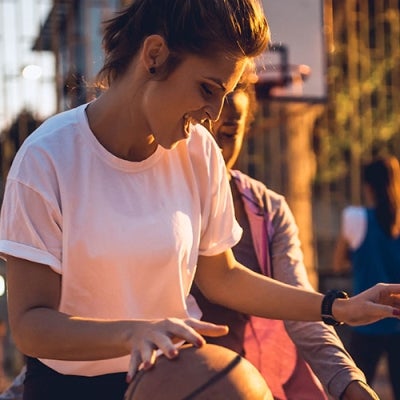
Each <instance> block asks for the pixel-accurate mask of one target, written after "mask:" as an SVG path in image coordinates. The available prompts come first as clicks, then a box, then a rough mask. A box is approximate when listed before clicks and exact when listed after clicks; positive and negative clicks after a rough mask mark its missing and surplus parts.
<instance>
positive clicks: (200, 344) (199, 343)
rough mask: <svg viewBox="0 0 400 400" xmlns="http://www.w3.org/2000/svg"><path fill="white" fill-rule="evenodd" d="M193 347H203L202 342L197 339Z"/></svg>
mask: <svg viewBox="0 0 400 400" xmlns="http://www.w3.org/2000/svg"><path fill="white" fill-rule="evenodd" d="M194 345H195V346H196V347H201V346H203V341H202V340H200V339H197V340H196V342H195V344H194Z"/></svg>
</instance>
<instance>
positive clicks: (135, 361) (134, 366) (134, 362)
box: [126, 350, 141, 383]
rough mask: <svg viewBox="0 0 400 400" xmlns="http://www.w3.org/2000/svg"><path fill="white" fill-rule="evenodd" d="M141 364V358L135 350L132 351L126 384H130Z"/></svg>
mask: <svg viewBox="0 0 400 400" xmlns="http://www.w3.org/2000/svg"><path fill="white" fill-rule="evenodd" d="M140 363H141V356H140V353H139V352H138V351H137V350H132V353H131V358H130V360H129V367H128V372H127V374H126V382H127V383H130V382H131V381H132V379H133V378H134V376H135V375H136V373H137V371H138V369H139V366H140Z"/></svg>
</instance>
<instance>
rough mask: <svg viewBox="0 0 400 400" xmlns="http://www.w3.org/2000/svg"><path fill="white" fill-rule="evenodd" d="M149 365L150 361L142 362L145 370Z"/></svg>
mask: <svg viewBox="0 0 400 400" xmlns="http://www.w3.org/2000/svg"><path fill="white" fill-rule="evenodd" d="M151 367H152V365H151V363H150V361H145V362H144V363H143V369H145V370H146V371H147V370H148V369H150V368H151Z"/></svg>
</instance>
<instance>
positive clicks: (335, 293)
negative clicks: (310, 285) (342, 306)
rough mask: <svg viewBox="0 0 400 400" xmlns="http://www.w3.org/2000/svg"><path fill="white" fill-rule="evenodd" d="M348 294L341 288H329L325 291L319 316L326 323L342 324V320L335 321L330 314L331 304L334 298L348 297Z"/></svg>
mask: <svg viewBox="0 0 400 400" xmlns="http://www.w3.org/2000/svg"><path fill="white" fill-rule="evenodd" d="M348 298H349V296H348V294H347V293H346V292H343V291H342V290H329V291H328V292H326V294H325V296H324V298H323V299H322V304H321V318H322V321H323V322H325V324H327V325H334V326H337V325H342V324H343V322H340V321H337V320H336V319H335V318H334V317H333V315H332V305H333V302H334V301H335V300H336V299H348Z"/></svg>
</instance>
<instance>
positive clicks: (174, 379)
mask: <svg viewBox="0 0 400 400" xmlns="http://www.w3.org/2000/svg"><path fill="white" fill-rule="evenodd" d="M228 399H229V400H273V397H272V395H271V392H270V390H269V389H268V386H267V384H266V382H265V380H264V378H263V377H262V376H261V374H260V373H259V372H258V370H257V369H256V367H254V366H253V365H252V364H251V363H250V362H249V361H247V360H246V359H245V358H243V357H241V356H239V355H238V354H237V353H235V352H233V351H231V350H229V349H226V348H225V347H221V346H216V345H212V344H206V345H204V346H202V347H201V348H195V347H193V346H191V345H187V346H183V347H182V348H181V349H180V351H179V356H178V357H177V358H175V359H173V360H169V359H167V358H166V357H165V356H160V357H159V358H158V360H157V361H156V364H155V366H154V368H152V369H151V370H149V371H140V372H139V373H138V374H137V375H136V376H135V378H134V380H133V381H132V382H131V384H130V386H129V388H128V390H127V392H126V394H125V398H124V400H228Z"/></svg>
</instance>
